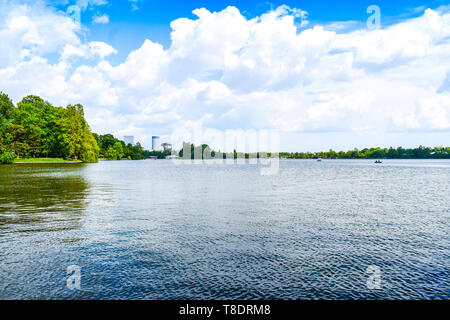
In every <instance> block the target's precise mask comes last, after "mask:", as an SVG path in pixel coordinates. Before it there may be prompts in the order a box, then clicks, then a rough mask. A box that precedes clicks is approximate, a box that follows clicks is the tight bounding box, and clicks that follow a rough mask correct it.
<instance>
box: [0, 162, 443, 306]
mask: <svg viewBox="0 0 450 320" xmlns="http://www.w3.org/2000/svg"><path fill="white" fill-rule="evenodd" d="M259 169H260V168H258V166H257V165H249V164H246V165H245V164H244V165H242V164H241V165H236V164H235V165H219V164H215V165H176V164H175V163H174V162H172V161H170V160H158V161H154V160H153V161H152V160H146V161H106V162H100V163H97V164H74V165H72V164H70V165H69V164H64V165H61V164H59V165H58V164H51V165H48V164H47V165H38V164H34V165H13V166H0V298H2V299H15V298H19V299H422V298H423V299H449V298H450V275H449V271H450V268H449V266H450V264H449V261H450V260H449V255H450V247H449V234H448V230H449V214H450V161H437V160H436V161H422V160H410V161H401V160H385V161H384V162H383V164H381V165H376V164H374V163H373V161H365V160H361V161H359V160H358V161H357V160H355V161H353V160H324V161H323V162H317V161H312V160H281V161H280V169H279V172H278V174H276V175H272V176H262V175H261V174H260V170H259ZM72 265H75V266H78V267H79V268H80V274H81V278H80V279H81V281H80V289H69V288H68V287H67V280H68V279H69V278H70V277H71V276H72V275H73V274H72V273H71V272H69V273H67V268H68V267H69V266H72Z"/></svg>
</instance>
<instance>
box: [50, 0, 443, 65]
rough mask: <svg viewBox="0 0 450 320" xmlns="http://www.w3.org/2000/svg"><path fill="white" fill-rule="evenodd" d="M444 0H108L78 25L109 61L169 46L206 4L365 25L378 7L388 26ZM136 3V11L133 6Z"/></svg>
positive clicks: (317, 21) (312, 20)
mask: <svg viewBox="0 0 450 320" xmlns="http://www.w3.org/2000/svg"><path fill="white" fill-rule="evenodd" d="M447 2H448V1H443V0H427V1H419V0H379V1H368V0H341V1H333V0H323V1H304V0H303V1H295V0H294V1H293V0H286V1H282V0H281V1H260V0H246V1H236V0H232V1H223V0H220V1H218V0H208V1H198V0H189V1H155V0H138V1H137V2H131V3H130V1H129V0H119V1H111V2H109V3H107V4H105V5H101V6H89V7H88V8H87V10H85V11H83V12H82V15H81V20H82V23H83V24H84V25H86V26H88V27H89V32H88V33H87V34H86V36H87V38H88V39H89V40H90V41H94V40H99V41H105V42H107V43H110V44H111V45H112V46H114V47H115V48H116V49H117V50H118V53H117V55H114V56H111V57H110V58H109V59H110V60H111V62H113V63H119V62H121V61H122V60H123V59H124V58H125V57H126V56H127V54H128V53H129V52H130V51H131V50H134V49H137V48H138V47H140V46H141V44H142V42H143V41H144V40H145V39H147V38H148V39H151V40H152V41H155V42H158V43H161V44H162V45H164V47H166V48H167V47H169V46H170V32H171V28H170V22H171V21H173V20H175V19H178V18H180V17H188V18H191V19H194V18H195V16H194V15H193V14H192V11H193V10H194V9H197V8H202V7H205V8H207V9H208V10H210V11H221V10H223V9H225V8H226V7H227V6H235V7H237V8H238V9H239V10H240V11H241V13H242V14H243V15H244V16H245V17H247V18H249V19H251V18H254V17H257V16H259V15H261V14H263V13H265V12H267V11H268V10H270V9H274V8H277V7H278V6H280V5H288V6H290V7H292V8H301V9H302V10H305V11H307V12H308V20H309V21H310V23H311V25H314V24H322V23H327V22H334V21H356V22H359V23H360V24H364V23H365V21H366V19H367V17H368V14H367V13H366V9H367V7H368V6H369V5H371V4H376V5H378V6H380V8H382V23H383V25H385V26H387V25H390V24H392V23H395V22H398V21H400V20H403V19H405V18H411V17H417V16H419V15H421V14H423V11H424V9H425V8H438V7H439V6H442V5H445V4H446V3H447ZM76 3H77V1H69V2H68V3H64V5H56V8H58V9H61V10H65V9H66V8H67V6H69V5H71V4H76ZM133 3H135V5H136V6H137V8H138V9H134V8H133V7H132V4H133ZM99 13H100V14H107V15H108V17H109V20H110V22H109V23H108V24H96V23H92V16H95V15H97V14H99Z"/></svg>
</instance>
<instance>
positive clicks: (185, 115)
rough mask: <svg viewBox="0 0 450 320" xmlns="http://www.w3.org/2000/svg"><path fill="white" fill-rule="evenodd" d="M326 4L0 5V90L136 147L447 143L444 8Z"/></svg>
mask: <svg viewBox="0 0 450 320" xmlns="http://www.w3.org/2000/svg"><path fill="white" fill-rule="evenodd" d="M336 2H337V1H272V2H268V1H263V0H262V1H199V0H197V1H170V0H168V1H154V0H129V1H126V0H124V1H110V0H79V1H69V0H59V1H3V0H0V10H1V12H2V15H1V17H0V48H1V50H0V90H1V91H4V92H6V93H8V94H9V96H10V97H11V98H12V99H13V100H14V102H17V101H19V100H20V99H21V98H22V97H23V96H25V95H27V94H37V95H40V96H42V97H43V98H45V99H46V100H49V101H50V102H52V103H53V104H55V105H66V104H69V103H72V104H74V103H82V104H83V105H84V106H85V112H86V116H87V118H88V121H89V123H90V124H91V127H92V129H93V131H95V132H98V133H113V134H115V135H117V136H119V137H122V136H123V135H134V136H135V137H136V139H137V140H140V141H141V142H142V143H143V145H144V146H146V147H150V146H151V136H152V135H160V136H161V137H162V140H170V137H171V135H172V132H173V131H174V130H175V129H177V128H178V129H179V128H186V130H190V128H193V127H198V126H202V127H203V128H204V130H231V129H233V130H262V129H278V130H280V138H281V140H280V145H281V149H282V150H285V151H308V150H309V151H317V150H322V149H325V150H327V149H329V148H333V149H352V148H354V147H358V148H364V147H370V146H381V147H389V146H400V145H402V146H406V147H413V146H418V145H420V144H422V145H428V146H435V145H436V146H438V145H449V141H450V139H449V138H450V5H446V1H403V0H400V1H370V2H369V1H340V2H339V3H336ZM372 4H376V5H378V6H379V8H380V10H381V25H380V28H378V29H373V28H368V26H367V23H366V21H367V19H368V18H369V17H370V16H371V13H367V8H368V7H369V5H372ZM371 21H372V20H371ZM207 142H208V141H207Z"/></svg>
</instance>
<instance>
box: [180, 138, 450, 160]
mask: <svg viewBox="0 0 450 320" xmlns="http://www.w3.org/2000/svg"><path fill="white" fill-rule="evenodd" d="M184 150H190V154H188V155H185V154H184ZM178 156H179V157H180V158H188V159H189V158H191V159H194V158H195V159H208V158H223V159H225V158H228V159H232V158H234V159H237V158H245V159H248V158H250V157H252V158H259V157H271V156H272V155H271V153H265V152H256V153H243V152H236V150H234V151H233V152H229V153H223V152H220V151H214V150H212V149H211V148H210V147H209V146H208V145H207V144H202V145H198V146H196V145H194V144H190V143H188V142H184V143H183V149H181V150H180V151H179V153H178ZM279 157H280V158H286V159H317V158H323V159H450V147H435V148H427V147H423V146H420V147H418V148H414V149H405V148H402V147H398V148H396V149H394V148H392V147H391V148H389V149H388V148H370V149H367V148H366V149H362V150H358V149H353V150H350V151H333V150H330V151H326V152H280V153H279Z"/></svg>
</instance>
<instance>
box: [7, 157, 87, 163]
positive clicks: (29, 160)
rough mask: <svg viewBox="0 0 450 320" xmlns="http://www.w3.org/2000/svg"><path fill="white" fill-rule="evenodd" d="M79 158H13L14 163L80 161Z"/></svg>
mask: <svg viewBox="0 0 450 320" xmlns="http://www.w3.org/2000/svg"><path fill="white" fill-rule="evenodd" d="M81 162H82V161H80V160H64V159H62V158H27V159H15V160H14V163H81Z"/></svg>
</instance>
